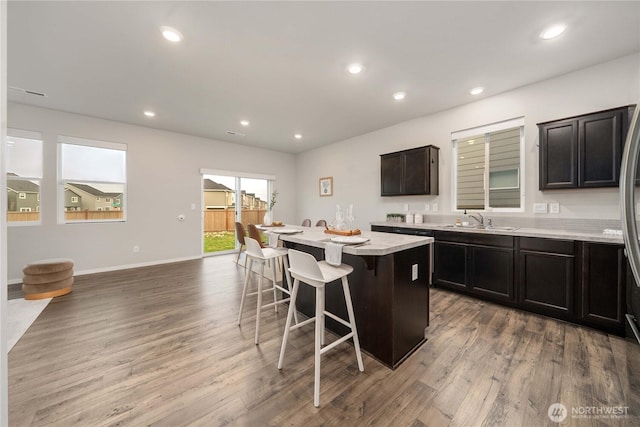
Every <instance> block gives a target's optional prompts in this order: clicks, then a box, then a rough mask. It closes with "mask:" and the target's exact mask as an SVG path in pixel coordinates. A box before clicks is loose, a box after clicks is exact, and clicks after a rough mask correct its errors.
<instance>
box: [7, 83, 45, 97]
mask: <svg viewBox="0 0 640 427" xmlns="http://www.w3.org/2000/svg"><path fill="white" fill-rule="evenodd" d="M9 89H11V90H16V91H18V92H22V93H26V94H27V95H36V96H42V97H45V98H46V97H47V94H46V93H44V92H36V91H35V90H29V89H23V88H21V87H15V86H9Z"/></svg>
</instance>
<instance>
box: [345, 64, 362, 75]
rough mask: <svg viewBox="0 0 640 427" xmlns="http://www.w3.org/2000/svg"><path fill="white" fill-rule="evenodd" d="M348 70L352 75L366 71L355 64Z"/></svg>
mask: <svg viewBox="0 0 640 427" xmlns="http://www.w3.org/2000/svg"><path fill="white" fill-rule="evenodd" d="M347 70H349V72H350V73H351V74H359V73H361V72H362V70H364V67H363V66H362V65H361V64H357V63H353V64H350V65H349V67H347Z"/></svg>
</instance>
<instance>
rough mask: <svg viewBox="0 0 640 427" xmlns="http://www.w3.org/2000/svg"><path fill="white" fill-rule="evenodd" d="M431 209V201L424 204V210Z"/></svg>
mask: <svg viewBox="0 0 640 427" xmlns="http://www.w3.org/2000/svg"><path fill="white" fill-rule="evenodd" d="M430 210H431V205H430V204H429V203H425V204H424V211H425V212H429V211H430Z"/></svg>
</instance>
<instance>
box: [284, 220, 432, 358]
mask: <svg viewBox="0 0 640 427" xmlns="http://www.w3.org/2000/svg"><path fill="white" fill-rule="evenodd" d="M295 228H297V229H301V230H303V231H302V233H296V234H285V233H282V234H280V240H282V241H283V242H284V245H285V247H287V248H291V249H297V250H300V251H304V252H307V253H310V254H312V255H313V256H314V257H315V258H316V259H318V260H323V259H324V247H325V245H326V243H327V242H330V241H331V238H332V237H336V236H334V235H331V234H326V233H324V229H323V228H320V227H295ZM274 231H275V230H274ZM361 237H364V238H367V239H369V240H368V241H367V242H365V243H363V244H359V245H345V246H343V249H342V263H344V264H349V265H351V266H352V267H353V273H351V274H350V275H349V276H348V280H349V289H350V292H351V298H352V300H353V307H354V312H355V318H356V325H357V328H358V336H359V338H360V347H361V348H362V350H363V351H365V352H367V353H368V354H369V355H371V356H373V357H374V358H376V359H377V360H379V361H380V362H381V363H383V364H384V365H386V366H388V367H390V368H392V369H395V368H396V367H397V366H398V365H400V364H401V363H402V362H403V361H404V360H405V359H406V358H407V357H408V356H409V355H410V354H411V353H412V352H413V351H415V350H416V349H417V348H418V347H420V345H421V344H422V343H424V342H425V341H426V337H425V335H426V332H425V328H426V327H427V326H429V282H430V269H431V266H430V254H431V245H432V243H433V238H431V237H421V236H407V235H397V234H389V233H379V232H365V233H363V234H362V235H361ZM325 303H326V308H327V310H329V311H331V312H333V313H335V314H337V315H339V316H341V317H343V318H346V317H347V309H346V306H345V303H344V297H343V294H342V288H341V287H340V286H328V287H327V290H326V302H325ZM314 304H315V293H314V290H313V289H312V288H311V287H309V286H301V287H300V290H299V292H298V301H297V302H296V306H297V309H298V311H300V312H302V313H304V314H305V315H307V316H309V317H311V316H313V313H314V307H315V305H314ZM325 326H326V327H327V329H329V330H332V331H334V332H336V333H338V334H344V333H346V332H347V329H346V328H345V327H344V326H343V325H341V324H340V323H338V322H336V321H334V320H333V319H331V318H329V317H327V318H326V325H325Z"/></svg>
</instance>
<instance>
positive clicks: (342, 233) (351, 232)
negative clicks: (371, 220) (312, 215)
mask: <svg viewBox="0 0 640 427" xmlns="http://www.w3.org/2000/svg"><path fill="white" fill-rule="evenodd" d="M324 232H325V233H327V234H337V235H338V236H357V235H358V234H360V229H358V228H356V229H354V230H330V229H328V228H327V229H325V230H324Z"/></svg>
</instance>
